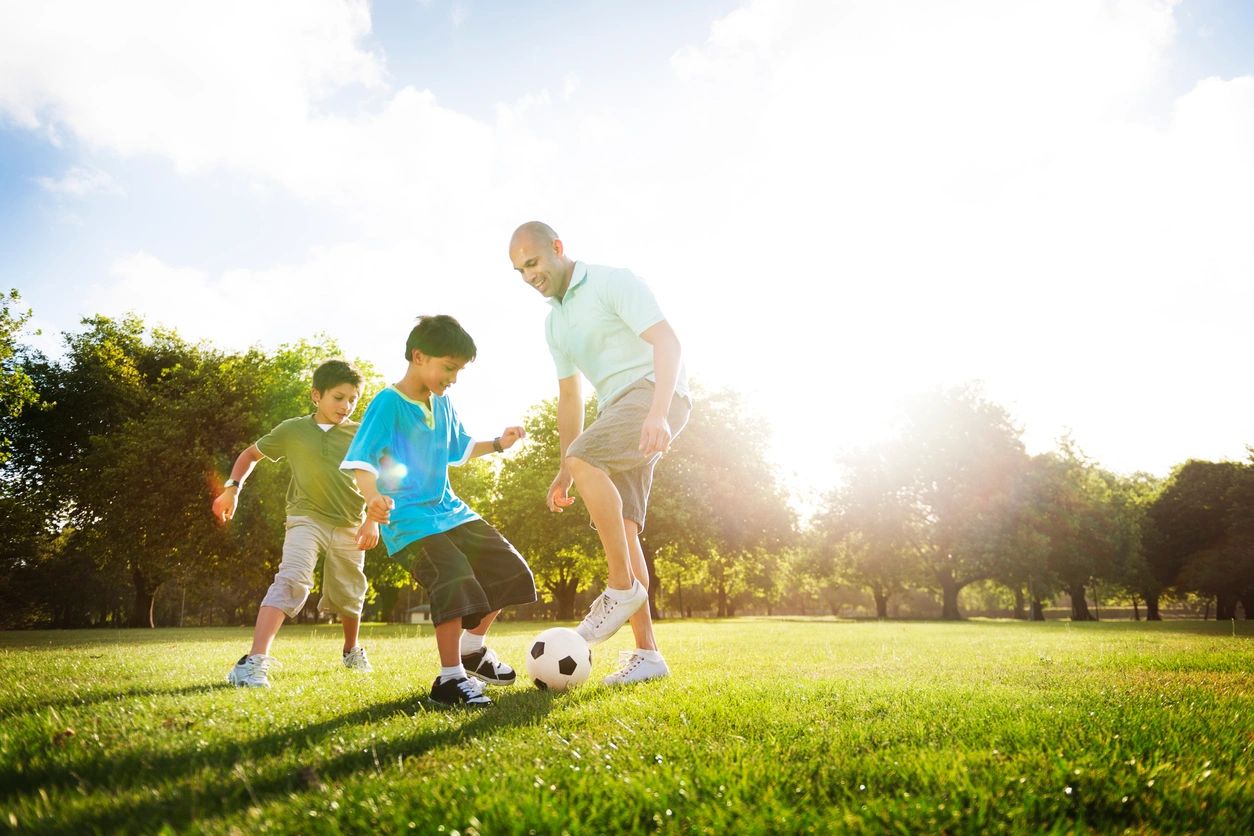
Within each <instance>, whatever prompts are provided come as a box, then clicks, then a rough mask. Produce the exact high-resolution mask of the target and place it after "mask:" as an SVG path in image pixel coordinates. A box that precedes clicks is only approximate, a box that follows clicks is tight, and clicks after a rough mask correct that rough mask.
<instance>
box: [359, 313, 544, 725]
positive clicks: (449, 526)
mask: <svg viewBox="0 0 1254 836" xmlns="http://www.w3.org/2000/svg"><path fill="white" fill-rule="evenodd" d="M475 354H476V349H475V343H474V340H472V339H471V337H470V335H469V334H467V333H466V332H465V330H463V329H462V327H461V325H460V324H458V322H457V320H455V319H453V318H452V317H451V316H424V317H420V318H419V320H418V324H417V325H416V326H414V329H413V330H412V331H410V333H409V338H408V339H407V340H406V342H405V357H406V359H407V361H408V362H409V367H408V368H407V369H406V370H405V376H404V377H402V378H401V380H400V381H399V382H397V383H396V384H394V385H392V386H389V387H388V388H387V389H385V390H383V391H382V392H380V393H379V394H378V395H377V396H375V399H374V400H373V401H372V402H371V403H370V407H369V408H368V409H367V410H366V414H365V415H364V416H363V417H362V419H361V426H360V428H359V429H358V430H357V436H356V438H354V439H353V443H352V444H351V445H350V446H349V448H348V452H347V453H345V455H344V461H343V463H342V464H341V465H340V467H341V469H343V470H349V471H352V473H353V475H354V476H355V477H356V479H357V485H358V487H359V488H360V489H361V493H362V496H363V497H365V500H366V512H367V514H368V515H369V517H370V519H373V520H376V521H378V522H380V523H383V524H384V525H383V528H382V533H383V542H384V545H386V546H387V550H388V555H389V556H390V557H391V558H392V559H393V560H395V561H397V562H398V563H400V564H401V565H402V566H404V567H405V568H406V569H407V570H408V571H409V572H410V574H412V575H413V576H414V578H415V579H416V580H417V581H418V583H420V584H421V585H422V587H423V588H424V589H425V590H426V591H427V595H428V597H429V598H430V600H431V622H432V623H433V624H434V625H435V642H436V647H437V649H438V650H439V653H440V665H441V668H440V675H439V676H438V677H436V680H435V682H434V683H433V684H432V686H431V695H430V697H429V699H430V700H431V701H432V702H434V703H436V704H439V705H446V706H453V705H468V706H488V705H491V704H492V700H490V699H489V698H488V697H487V695H486V694H484V692H483V684H482V683H485V682H486V683H489V684H493V685H511V684H513V682H514V681H515V678H516V677H515V673H514V670H513V669H512V668H510V667H509V666H508V665H506V664H504V663H503V662H501V661H500V660H499V659H498V658H497V656H496V654H495V653H494V652H492V650H490V649H489V648H488V647H487V646H486V645H485V644H484V636H485V635H486V634H487V632H488V628H489V627H490V626H491V625H492V621H493V620H494V619H495V618H496V616H497V615H498V614H499V613H500V611H501V608H502V607H506V606H509V605H511V604H530V603H531V602H533V601H535V600H536V586H535V580H534V579H533V577H532V575H531V569H530V568H529V567H528V566H527V563H526V561H524V560H523V558H522V556H521V555H520V554H519V553H518V551H517V550H516V549H515V548H514V547H513V546H512V545H510V544H509V542H508V541H507V540H506V539H505V538H504V537H502V536H501V535H500V534H499V533H498V532H497V531H496V529H495V528H493V527H492V526H490V525H488V524H487V523H486V522H484V521H483V520H482V519H481V518H480V517H479V515H478V514H476V513H475V512H474V511H472V510H471V509H470V507H469V506H467V505H466V503H465V502H463V501H462V500H461V499H459V498H458V497H457V495H456V494H454V493H453V489H452V487H451V486H450V484H449V479H448V468H449V465H461V464H465V463H466V462H467V461H469V460H470V459H472V458H474V457H476V456H482V455H485V454H487V453H491V452H494V451H495V452H497V453H501V452H504V451H505V450H507V449H509V448H510V447H512V446H514V444H515V443H517V442H518V441H519V440H520V439H521V438H523V437H524V435H525V433H524V432H523V428H522V427H506V428H505V431H504V432H502V433H501V435H500V436H498V437H497V438H495V439H494V440H492V441H475V440H474V439H472V438H471V437H470V435H469V434H467V432H466V430H465V428H464V427H462V424H461V421H460V420H458V417H457V413H456V411H455V410H454V409H453V405H452V403H451V402H450V401H449V399H448V397H447V396H446V395H445V394H444V393H445V392H446V391H447V390H448V387H450V386H452V385H453V384H454V383H455V382H457V373H458V372H460V371H461V370H462V368H463V367H465V365H466V364H467V363H469V362H471V361H472V360H474V359H475ZM471 677H473V678H471Z"/></svg>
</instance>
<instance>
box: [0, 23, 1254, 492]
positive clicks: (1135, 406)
mask: <svg viewBox="0 0 1254 836" xmlns="http://www.w3.org/2000/svg"><path fill="white" fill-rule="evenodd" d="M1175 7H1176V4H1175V3H1173V2H1166V0H1143V1H1142V2H1133V1H1132V0H1126V2H1118V3H1102V4H1097V3H1092V2H1087V0H1059V2H1054V3H1035V2H1005V0H965V2H953V3H946V4H937V3H934V2H925V0H917V2H894V3H886V2H878V1H873V0H844V2H832V3H805V2H800V0H793V1H792V2H789V0H751V1H750V2H748V3H746V4H745V5H744V6H742V7H741V8H739V9H737V10H735V11H733V12H732V13H731V14H729V15H727V16H725V17H724V18H722V19H721V20H719V21H716V22H714V23H713V24H712V25H711V27H710V30H709V35H708V37H707V38H706V39H705V40H704V41H703V42H702V43H700V44H694V45H689V46H682V47H680V48H677V49H676V51H675V53H674V56H673V58H672V60H671V65H670V69H671V71H672V72H673V78H672V79H671V82H670V83H669V84H668V85H666V86H665V87H662V88H651V89H643V88H641V89H638V90H636V91H635V92H634V93H632V94H629V95H618V96H615V97H607V96H604V95H601V93H602V91H600V90H598V89H594V88H593V87H592V84H593V82H592V81H589V80H587V79H593V78H595V76H592V75H586V74H583V73H580V68H579V67H578V66H574V67H572V68H571V69H570V70H569V72H568V74H566V75H565V77H564V80H563V82H562V84H561V88H560V90H558V89H556V88H555V91H554V93H552V94H550V93H549V91H547V90H545V89H543V88H537V89H536V90H534V91H533V92H532V93H531V94H530V95H527V96H523V97H521V98H519V99H518V100H516V101H513V102H503V103H501V104H500V105H499V106H498V107H497V109H496V113H495V116H494V119H493V120H491V121H490V122H485V121H481V120H476V119H474V118H471V117H469V116H467V115H465V114H462V113H459V112H457V111H456V110H453V109H451V108H449V107H447V106H445V105H443V104H441V102H440V100H439V99H438V98H437V96H436V95H435V93H433V92H431V91H427V90H418V89H416V88H414V87H400V88H399V89H391V88H389V87H388V86H387V85H386V83H385V78H386V74H385V71H384V66H383V59H382V57H381V56H379V55H376V54H375V53H373V52H372V51H371V50H370V49H368V48H367V47H366V46H365V43H366V38H367V36H368V34H369V31H370V21H369V13H368V8H367V7H366V6H365V5H363V4H360V3H347V4H341V3H332V2H320V3H296V4H291V5H281V4H280V5H276V4H265V5H263V6H257V5H255V4H244V3H236V4H214V5H212V6H209V5H204V6H194V7H190V11H189V10H188V9H187V8H186V7H182V6H180V7H179V8H178V9H177V10H175V9H173V8H168V7H167V6H166V5H165V4H160V3H152V4H148V5H142V4H136V5H134V6H132V7H131V9H132V12H130V13H127V14H123V15H118V14H117V13H116V12H115V11H114V10H109V11H106V10H105V8H104V7H99V8H98V7H97V6H95V5H85V6H82V7H79V6H73V8H71V7H70V6H68V5H66V4H64V3H48V4H37V5H32V6H29V7H23V8H18V7H16V6H9V7H5V11H0V112H3V113H6V114H8V116H9V117H10V118H11V119H12V120H14V121H16V122H18V123H19V124H22V125H26V126H27V127H30V128H32V129H38V130H42V131H45V132H48V133H49V134H50V135H51V134H52V133H53V132H56V133H58V134H64V135H66V136H74V137H76V138H77V139H78V140H80V141H82V142H83V143H85V144H86V145H88V146H90V147H93V148H99V149H104V150H107V151H109V152H113V153H118V154H123V155H155V156H158V157H162V158H165V159H169V160H171V161H173V162H174V164H175V165H177V166H178V167H179V168H180V169H181V170H183V171H187V172H203V171H217V170H225V171H228V172H231V173H233V174H237V175H242V176H244V177H246V178H248V179H250V180H253V181H255V182H256V183H257V184H258V188H259V189H269V188H276V189H281V190H284V191H287V192H289V193H291V194H294V195H296V196H298V197H300V198H303V199H305V200H307V201H308V202H310V203H311V204H312V205H316V206H318V207H319V208H320V209H326V208H328V207H331V208H332V209H334V210H335V211H336V212H337V213H338V214H337V218H340V219H342V228H343V230H344V233H343V238H342V240H341V242H339V243H334V242H328V243H327V244H326V245H324V246H322V247H319V248H317V249H315V250H313V251H311V252H310V253H309V254H308V257H307V258H304V259H298V260H295V261H294V262H293V263H290V264H286V265H279V266H275V267H252V266H241V267H239V268H234V269H227V270H221V271H216V272H210V271H205V270H201V269H199V268H185V267H180V266H177V264H169V263H166V262H165V261H159V260H157V259H154V258H153V257H151V256H145V255H142V254H141V255H135V256H131V257H128V258H127V259H124V260H122V261H121V262H119V263H118V264H117V267H116V272H115V277H114V279H115V282H114V284H113V285H111V286H109V287H102V288H101V289H100V290H99V291H98V293H97V295H96V296H94V297H93V299H92V304H93V305H97V304H98V305H100V306H101V309H102V310H109V309H117V308H119V307H123V308H124V307H126V306H128V303H129V304H135V303H139V302H141V301H142V304H143V305H144V306H145V309H146V311H148V312H150V313H151V315H152V317H153V318H155V319H158V320H160V321H166V322H168V323H169V324H176V325H178V326H179V328H180V330H183V331H185V332H187V333H189V334H190V335H195V336H208V337H212V338H214V339H215V340H225V339H227V337H225V336H224V335H226V334H242V335H245V339H246V340H247V339H251V338H252V336H253V335H267V336H266V339H275V340H277V339H280V338H282V339H288V338H293V337H296V336H304V335H308V334H310V333H312V332H313V331H316V330H326V331H328V332H331V333H334V334H337V335H348V334H351V335H353V336H351V337H349V336H341V339H342V340H343V341H344V342H345V343H346V345H348V346H349V347H350V348H351V349H354V350H357V351H360V352H361V353H366V354H368V355H369V356H376V355H375V352H378V355H377V356H378V357H380V358H387V357H390V356H392V355H393V354H395V353H396V352H395V350H394V348H390V347H389V346H390V345H391V344H392V343H391V342H390V341H391V340H394V335H395V333H396V332H398V331H399V332H401V333H402V334H403V331H404V329H405V327H406V325H405V323H407V322H408V321H409V317H410V316H412V315H413V314H416V313H419V312H424V311H435V310H444V311H447V312H451V313H454V314H456V315H459V316H462V317H463V318H467V317H469V318H470V319H472V320H473V322H474V324H475V325H476V326H477V327H476V328H472V333H476V335H477V336H478V335H480V334H482V335H484V336H483V339H484V340H485V341H486V344H485V349H484V351H482V352H481V359H480V361H479V362H478V363H477V364H476V366H477V368H476V370H475V372H476V375H482V378H481V379H482V380H483V381H488V382H489V383H488V384H487V385H485V386H484V388H485V389H488V388H495V387H498V386H499V387H501V390H500V391H501V393H502V398H501V403H502V404H504V406H503V407H501V408H502V409H507V411H510V412H511V413H512V412H513V411H514V408H515V405H516V404H518V403H522V404H524V405H525V404H526V403H530V402H533V401H534V400H537V399H538V398H540V397H545V396H547V395H549V394H551V388H552V387H551V385H550V381H548V379H547V375H548V366H547V359H546V357H545V355H544V353H543V345H542V341H541V340H540V339H539V336H538V334H539V332H538V330H537V329H538V327H539V326H538V321H539V319H540V318H541V317H542V316H543V306H542V305H541V304H540V303H539V301H538V300H536V299H531V298H530V297H529V296H528V295H527V294H528V293H529V291H527V290H526V289H525V288H521V287H520V286H517V285H515V284H510V283H509V282H510V281H511V280H510V279H509V269H508V265H507V263H506V259H505V253H504V242H505V239H506V238H507V236H508V233H509V231H510V230H511V229H512V228H513V225H514V224H516V223H517V222H519V221H521V220H524V219H530V218H537V217H538V218H541V219H544V220H547V221H549V222H551V223H553V224H554V225H555V226H556V227H557V228H558V229H559V231H561V232H562V234H563V236H564V237H565V238H566V240H567V244H568V246H569V247H570V248H571V251H572V252H573V253H574V254H575V255H576V257H584V258H588V259H589V260H592V261H598V262H602V263H612V264H624V265H626V266H629V267H632V268H633V269H635V270H636V271H637V272H639V273H640V274H641V275H643V276H645V277H646V278H648V279H649V280H650V281H651V282H652V283H653V284H654V286H655V288H656V289H657V291H658V295H659V297H660V298H661V300H662V302H663V304H664V306H665V308H666V310H667V313H668V315H669V316H670V317H671V318H672V320H674V321H675V322H676V324H677V327H679V328H680V334H681V337H682V338H683V339H684V343H685V347H686V351H687V353H688V358H689V360H690V364H691V366H692V368H693V371H694V373H695V375H696V376H697V377H698V378H699V379H702V380H705V381H706V382H709V383H714V384H729V385H734V386H737V387H738V388H741V389H743V390H745V391H747V392H749V393H751V395H752V396H754V397H755V398H757V399H760V401H761V402H762V403H769V404H771V409H770V412H771V415H772V421H773V422H774V423H775V425H776V427H777V434H778V436H779V439H780V442H779V443H780V450H781V458H783V457H787V459H788V461H789V462H791V463H792V464H790V465H789V466H790V467H795V468H798V469H807V468H808V469H809V470H810V471H811V473H815V472H821V471H822V470H824V469H825V467H826V461H824V459H825V458H826V457H825V456H824V455H823V454H822V453H819V454H816V453H815V450H816V449H819V450H827V449H835V448H837V447H839V446H841V445H843V444H846V443H855V442H857V441H859V440H860V439H865V438H868V437H871V436H873V435H874V434H875V433H877V432H880V431H881V430H882V428H883V426H884V424H885V422H886V421H887V420H888V417H889V416H890V414H891V411H892V407H893V405H894V404H895V403H896V399H897V398H898V397H899V396H901V395H904V394H907V393H909V392H912V391H915V390H917V389H920V388H924V387H927V386H931V385H935V384H938V383H940V384H944V383H957V382H961V381H964V380H968V379H973V378H978V379H982V380H984V381H986V384H987V386H988V389H989V391H990V393H991V394H992V395H994V396H995V397H997V398H998V399H1000V400H1002V401H1004V402H1006V403H1007V404H1008V405H1010V406H1011V407H1012V409H1014V410H1015V412H1016V415H1017V417H1018V418H1019V419H1020V420H1021V421H1023V422H1024V423H1025V424H1027V425H1028V427H1029V430H1030V432H1031V435H1032V437H1033V439H1035V440H1036V442H1037V443H1038V446H1039V445H1043V444H1048V443H1049V442H1050V441H1051V440H1052V438H1053V437H1054V436H1055V435H1057V434H1058V433H1059V432H1061V431H1062V430H1063V429H1065V428H1066V427H1072V428H1074V430H1075V432H1076V435H1077V438H1078V439H1079V441H1080V442H1081V443H1082V444H1084V445H1085V446H1086V447H1087V448H1088V449H1089V450H1090V452H1091V453H1093V454H1095V455H1097V456H1098V457H1099V458H1100V459H1102V460H1103V461H1104V462H1106V463H1107V464H1109V465H1110V466H1114V467H1118V468H1120V469H1133V468H1135V467H1147V468H1151V469H1155V470H1163V469H1165V468H1166V467H1167V466H1168V465H1170V464H1171V463H1172V462H1174V461H1178V460H1179V459H1181V458H1183V457H1184V456H1186V455H1212V456H1218V455H1223V454H1224V452H1223V451H1228V453H1227V454H1229V455H1239V454H1240V453H1241V444H1243V443H1244V441H1245V440H1251V439H1250V436H1249V435H1248V434H1247V433H1248V430H1246V429H1245V428H1244V427H1243V426H1242V425H1241V421H1242V420H1243V416H1248V415H1249V414H1250V413H1251V412H1252V411H1254V403H1252V402H1251V400H1250V398H1251V396H1250V395H1248V394H1245V393H1243V392H1242V391H1241V390H1240V389H1239V387H1236V386H1234V385H1233V382H1232V381H1233V378H1232V374H1233V370H1232V368H1231V366H1230V365H1229V363H1227V362H1225V361H1224V359H1223V358H1225V357H1234V356H1244V354H1245V353H1248V352H1247V351H1246V350H1245V345H1244V333H1245V330H1244V324H1243V323H1242V322H1241V321H1240V320H1241V317H1242V315H1243V313H1244V312H1245V311H1248V310H1249V308H1250V302H1251V301H1254V299H1251V296H1250V294H1251V290H1250V289H1249V284H1250V283H1249V281H1248V279H1249V276H1250V275H1252V274H1254V251H1252V247H1254V243H1251V242H1252V240H1254V239H1252V238H1251V236H1249V235H1248V230H1249V229H1250V228H1254V208H1252V207H1251V204H1250V202H1249V201H1248V198H1247V196H1248V195H1249V194H1251V193H1254V191H1252V190H1254V172H1252V166H1254V156H1252V155H1250V154H1249V152H1248V149H1249V148H1251V147H1254V79H1249V78H1237V79H1207V80H1203V81H1201V82H1200V83H1198V84H1197V85H1196V86H1195V87H1193V88H1192V89H1190V90H1189V91H1188V92H1187V93H1186V94H1185V95H1184V96H1181V97H1180V98H1179V99H1178V100H1177V101H1174V102H1173V101H1170V100H1169V99H1168V98H1167V97H1166V95H1165V94H1164V93H1163V92H1162V91H1163V90H1165V89H1167V88H1166V86H1165V85H1164V78H1165V74H1166V73H1167V71H1168V68H1169V66H1170V63H1171V58H1172V52H1171V50H1172V49H1173V44H1174V41H1173V39H1174V37H1175V24H1174V17H1173V15H1174V12H1175ZM19 15H20V16H24V17H25V19H18V16H19ZM119 19H124V22H122V23H119V22H118V20H119ZM6 33H7V34H6ZM337 91H338V92H339V93H340V94H341V95H340V96H338V97H336V98H335V101H336V102H337V103H338V105H339V106H338V107H336V108H332V107H331V105H330V104H329V102H330V101H331V100H330V99H328V98H327V94H328V93H335V92H337ZM345 91H349V92H352V93H353V95H352V96H348V97H345V96H344V95H343V94H344V93H345ZM576 91H577V92H578V95H577V96H575V95H574V94H575V93H576ZM346 101H348V102H351V103H352V106H347V105H346V104H345V102H346ZM576 103H577V105H578V106H577V107H576V106H575V104H576ZM84 170H86V171H90V170H91V169H89V168H86V167H84ZM158 243H159V242H158ZM152 249H154V250H155V249H156V246H155V245H154V247H153V248H152ZM171 260H172V261H175V262H177V261H178V259H177V257H174V258H172V259H171ZM346 281H347V282H349V286H350V287H351V288H353V291H354V295H353V298H354V299H355V300H357V301H356V302H355V303H354V304H351V305H348V306H346V307H337V308H334V311H335V312H334V313H329V311H330V310H331V309H329V308H328V307H327V306H326V305H325V304H323V303H322V301H321V300H323V299H325V298H335V296H336V293H337V291H338V290H340V289H342V288H343V287H344V282H346ZM240 300H247V301H248V303H249V305H248V307H247V308H246V309H245V310H243V311H240V310H238V309H237V304H238V302H239V301H240ZM528 302H530V303H532V304H531V305H529V306H528ZM93 310H94V309H93ZM224 324H230V327H224ZM499 357H509V358H511V359H513V358H519V357H520V358H523V359H525V362H520V363H518V365H517V367H511V366H508V365H503V366H500V367H499V368H498V367H494V365H493V364H495V363H498V362H502V361H501V360H499V359H497V358H499ZM472 379H473V376H472ZM465 388H466V389H467V391H469V390H471V389H472V388H473V387H472V386H470V385H469V383H467V385H466V386H465ZM494 408H495V407H491V406H490V405H487V404H486V403H485V405H484V406H483V410H484V411H491V410H492V409H494ZM502 420H506V418H504V417H503V418H502ZM1191 428H1193V429H1191ZM816 439H819V440H820V441H821V443H820V444H819V445H817V447H816V444H815V440H816ZM1212 442H1213V445H1214V446H1213V447H1211V448H1208V447H1207V444H1211V443H1212ZM1190 445H1191V446H1190Z"/></svg>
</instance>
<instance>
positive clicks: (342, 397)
mask: <svg viewBox="0 0 1254 836" xmlns="http://www.w3.org/2000/svg"><path fill="white" fill-rule="evenodd" d="M310 395H311V396H312V397H313V402H314V404H315V405H316V406H317V407H318V411H317V414H316V419H317V421H318V423H319V424H343V423H344V422H345V421H347V420H348V416H350V415H352V414H353V410H354V409H356V408H357V399H358V398H360V397H361V390H360V389H358V388H357V387H356V386H354V385H353V384H351V383H341V384H339V385H337V386H332V387H331V388H330V389H328V390H327V391H325V392H319V391H318V390H317V389H314V390H313V391H312V392H311V393H310Z"/></svg>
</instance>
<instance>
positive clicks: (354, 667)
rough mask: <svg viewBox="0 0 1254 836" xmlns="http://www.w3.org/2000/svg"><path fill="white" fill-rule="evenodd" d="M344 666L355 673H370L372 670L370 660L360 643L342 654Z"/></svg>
mask: <svg viewBox="0 0 1254 836" xmlns="http://www.w3.org/2000/svg"><path fill="white" fill-rule="evenodd" d="M344 667H346V668H348V669H349V670H350V671H356V672H357V673H370V672H371V671H373V670H374V668H372V667H371V666H370V660H369V659H367V658H366V648H364V647H362V646H361V645H357V646H356V647H354V648H353V649H352V650H350V651H348V652H347V653H345V654H344Z"/></svg>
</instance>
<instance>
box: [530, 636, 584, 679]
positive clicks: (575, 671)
mask: <svg viewBox="0 0 1254 836" xmlns="http://www.w3.org/2000/svg"><path fill="white" fill-rule="evenodd" d="M527 673H528V674H529V675H530V676H531V679H532V680H533V681H534V682H535V683H536V687H537V688H539V689H540V690H541V691H565V690H566V689H567V688H571V687H573V686H575V685H578V684H579V683H581V682H584V681H586V680H587V679H588V676H589V675H591V673H592V648H590V647H589V646H588V643H587V642H586V641H584V640H583V636H581V635H579V634H578V633H576V632H575V631H574V630H571V629H570V628H569V627H550V628H549V629H548V630H545V631H544V632H543V633H541V634H540V635H538V636H536V639H535V641H533V642H532V643H531V648H530V649H529V650H528V651H527Z"/></svg>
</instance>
